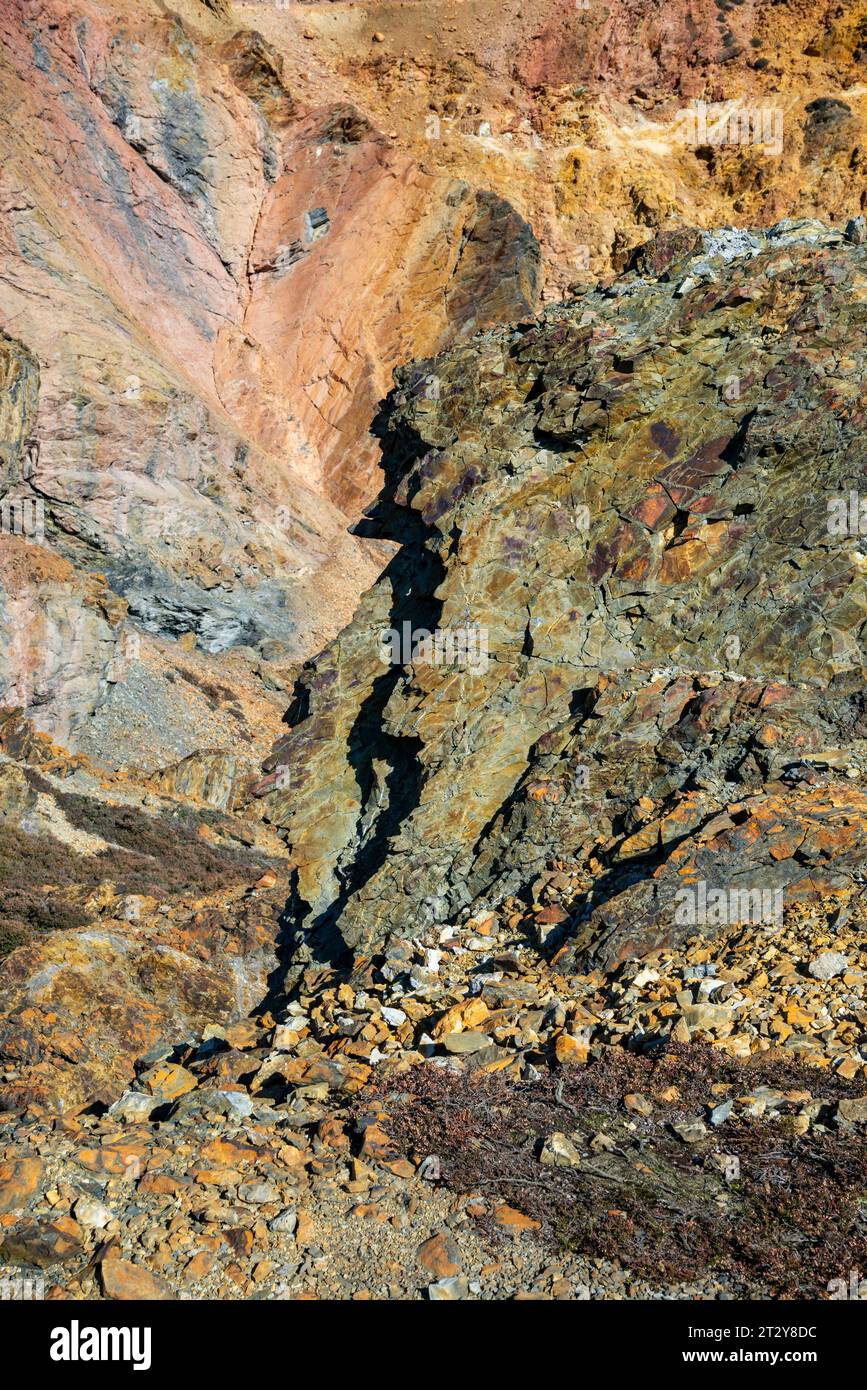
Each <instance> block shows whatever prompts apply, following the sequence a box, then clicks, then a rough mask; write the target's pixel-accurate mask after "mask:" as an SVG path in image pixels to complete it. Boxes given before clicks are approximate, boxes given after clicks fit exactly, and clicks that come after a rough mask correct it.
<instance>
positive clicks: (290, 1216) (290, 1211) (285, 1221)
mask: <svg viewBox="0 0 867 1390" xmlns="http://www.w3.org/2000/svg"><path fill="white" fill-rule="evenodd" d="M297 1225H298V1213H297V1212H296V1210H295V1208H294V1207H287V1208H286V1210H285V1211H281V1212H280V1215H279V1216H275V1217H274V1220H273V1221H269V1223H268V1230H269V1231H273V1232H274V1233H275V1235H281V1236H291V1235H294V1234H295V1228H296V1226H297Z"/></svg>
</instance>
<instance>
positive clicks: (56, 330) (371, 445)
mask: <svg viewBox="0 0 867 1390" xmlns="http://www.w3.org/2000/svg"><path fill="white" fill-rule="evenodd" d="M281 18H282V21H283V22H282V32H281V34H280V35H279V36H278V41H277V42H274V41H272V40H271V39H268V38H266V37H264V36H263V35H262V34H261V33H259V32H258V31H257V30H255V29H252V28H247V27H244V25H243V23H242V22H241V21H240V20H239V19H236V18H234V17H233V16H232V12H231V10H230V8H229V7H228V6H223V5H214V6H209V5H204V4H201V3H198V0H196V3H193V0H188V2H187V3H184V4H183V5H181V6H180V7H178V8H177V9H176V11H174V12H173V13H171V14H169V13H168V12H167V11H165V9H164V7H162V6H161V5H160V4H157V3H156V0H149V2H148V3H146V4H145V5H144V6H135V7H131V6H130V7H125V6H120V7H118V6H116V5H104V4H101V3H93V4H88V5H86V6H85V7H84V9H83V10H78V9H70V8H69V6H68V5H66V4H65V3H63V0H56V2H55V0H52V2H51V3H49V4H48V5H36V4H30V3H27V4H24V5H23V6H22V5H19V4H17V3H16V4H11V3H8V4H4V5H0V34H2V40H3V43H2V57H0V71H2V85H3V92H4V97H3V102H2V109H0V148H2V150H3V159H2V175H0V286H2V288H0V322H2V323H4V324H6V323H8V325H10V326H12V325H14V333H15V338H14V339H12V338H9V337H6V336H4V337H3V338H2V340H0V412H2V426H3V444H2V454H0V490H2V494H5V493H6V492H7V490H8V489H9V488H10V487H14V488H15V489H18V491H19V492H20V494H21V495H20V497H19V496H18V493H17V492H16V493H15V495H14V496H11V504H12V505H14V506H15V507H17V508H18V509H19V510H20V509H21V508H28V509H30V510H31V511H34V509H38V523H39V524H38V526H36V527H33V526H30V527H27V526H23V527H22V525H21V524H19V525H18V527H17V530H18V531H19V532H21V531H22V530H23V532H24V534H25V535H26V536H27V537H28V538H29V539H30V540H31V542H33V543H34V544H35V545H38V546H40V547H42V546H46V547H49V548H50V549H51V551H52V558H51V560H50V561H49V560H48V559H46V557H45V556H44V555H40V554H39V553H37V552H36V551H35V550H32V549H31V550H21V549H19V550H18V551H17V552H16V556H15V560H14V568H15V582H14V585H13V588H12V589H11V590H9V591H8V593H7V597H6V599H5V606H6V613H5V629H6V633H5V638H4V650H3V655H2V658H0V660H2V663H3V677H2V678H3V680H4V683H5V690H4V692H3V694H2V696H0V698H2V699H3V700H4V701H5V703H6V704H9V705H11V704H16V705H20V706H23V707H24V708H25V709H26V710H27V712H28V713H29V714H30V715H31V716H32V717H33V718H34V719H35V720H36V722H37V724H38V725H39V727H40V728H42V729H44V730H45V731H47V732H49V733H51V734H53V735H57V736H59V737H62V738H64V739H67V740H70V739H72V740H74V739H75V738H77V737H83V736H84V733H83V730H82V728H81V726H82V724H83V723H84V722H85V721H86V720H87V719H88V718H89V717H90V715H91V714H92V713H93V712H94V710H96V709H97V708H99V707H100V706H101V705H102V704H104V703H105V701H106V698H107V696H110V695H111V692H110V691H109V689H108V686H109V685H110V684H112V683H116V682H117V680H118V679H122V678H123V673H124V671H125V670H126V667H127V658H128V655H129V650H130V646H131V645H134V644H129V643H127V641H126V637H127V636H128V635H129V634H133V635H134V636H135V638H136V641H139V639H140V638H141V634H142V633H146V634H150V635H152V636H154V637H156V638H160V639H175V638H178V637H183V636H185V635H187V634H190V633H192V634H194V636H195V639H196V641H197V643H198V645H199V647H200V649H202V650H204V651H206V652H210V653H212V654H218V653H221V652H224V651H228V650H232V649H234V648H238V647H243V648H247V649H249V650H250V651H251V652H253V653H256V654H259V655H261V654H262V652H263V650H264V649H265V648H266V647H267V646H268V644H270V645H271V647H272V648H273V647H274V646H275V644H276V645H277V646H278V647H279V649H280V653H281V655H282V657H283V658H284V659H286V660H292V659H297V658H299V657H303V656H306V655H307V654H308V653H309V652H310V651H315V650H317V649H318V648H319V647H320V646H321V645H322V643H323V642H325V641H326V640H328V639H329V638H330V637H331V636H333V634H334V632H335V631H337V630H338V629H339V628H340V627H341V626H342V624H343V623H345V622H346V621H347V620H348V618H349V617H350V615H351V612H352V608H353V606H354V603H355V600H356V598H357V595H358V594H359V593H360V592H361V591H362V590H363V589H364V588H365V587H366V586H367V585H368V584H370V583H371V582H372V581H373V579H374V578H375V576H376V574H377V573H378V572H379V570H380V569H381V566H382V564H383V562H384V555H383V553H382V551H381V548H379V547H372V546H370V544H369V543H368V542H366V541H365V540H363V539H360V538H357V537H354V536H352V535H350V534H349V533H348V531H349V524H350V523H349V516H348V515H347V513H353V512H357V510H358V508H359V506H360V505H361V504H362V503H363V502H364V501H366V500H368V499H369V498H370V497H371V496H373V495H374V494H375V492H376V490H377V488H378V486H379V480H378V478H376V477H375V474H376V468H377V461H378V449H377V446H376V441H375V440H374V439H373V438H372V437H371V436H370V435H369V434H368V426H369V423H370V420H371V419H372V417H373V415H374V413H375V410H376V405H377V402H378V400H379V399H380V398H381V397H382V396H383V395H384V394H385V392H386V390H387V389H388V385H389V380H390V372H391V369H392V367H393V366H394V365H395V364H396V363H397V362H398V361H400V360H405V359H407V358H410V357H413V356H417V355H419V354H422V355H423V354H425V353H428V352H430V351H432V350H433V349H435V348H436V347H438V346H439V345H441V343H442V342H444V341H447V340H448V339H449V338H450V337H453V336H454V335H455V334H457V333H459V332H460V331H462V330H464V331H466V330H474V329H475V328H476V327H478V326H482V325H485V324H490V323H495V322H503V321H508V320H510V319H512V318H515V317H521V316H522V315H524V314H525V313H528V312H530V311H531V310H532V308H533V307H534V305H535V302H536V296H537V292H538V288H539V251H538V245H537V242H536V239H535V237H534V234H533V232H532V231H531V230H530V228H529V226H528V225H527V224H526V223H525V222H524V220H523V219H522V218H520V217H519V216H518V215H517V214H516V213H515V212H514V211H513V210H512V208H511V207H510V206H509V204H508V203H507V202H506V201H505V200H504V199H502V198H501V197H498V196H496V195H494V194H483V193H478V192H476V190H475V188H474V187H473V186H471V185H470V184H468V183H465V182H461V181H459V180H456V179H455V178H454V177H453V176H452V175H451V174H443V175H441V176H440V175H430V174H425V173H423V172H422V170H421V169H420V168H419V166H418V164H417V163H416V161H415V160H414V159H413V158H412V157H411V156H409V155H407V154H406V153H403V152H401V151H400V150H398V149H396V148H394V147H393V146H392V144H391V142H390V140H389V139H388V138H387V137H386V135H385V134H384V133H383V132H382V131H381V130H379V129H377V128H376V126H375V125H374V124H373V123H372V122H371V121H370V119H369V118H368V117H367V116H366V115H365V114H364V113H363V112H362V111H361V110H360V109H358V108H357V107H356V106H355V105H354V104H351V103H348V102H347V101H346V100H345V94H344V92H343V90H342V88H341V86H340V84H339V82H335V81H334V80H332V79H331V77H330V76H329V75H328V73H327V72H325V71H323V70H322V69H321V68H318V67H316V68H315V70H314V71H313V72H312V73H310V72H309V71H308V64H307V62H306V60H305V58H304V55H303V53H302V49H303V48H304V44H303V42H302V41H301V40H300V39H299V37H298V35H297V33H296V32H295V25H294V21H293V22H292V23H289V21H288V16H283V17H281ZM410 287H411V288H410ZM335 503H336V504H337V505H335ZM340 508H342V509H343V510H341V509H340ZM14 529H15V528H14V527H9V526H6V524H5V523H4V527H3V530H4V532H5V531H8V530H14ZM11 563H12V561H11V560H10V561H8V562H7V565H6V568H7V569H8V566H9V564H11ZM69 566H71V569H70V568H69ZM47 570H51V573H52V577H53V581H54V587H52V588H47V587H46V585H47V584H48V580H47V578H46V577H45V574H44V573H43V572H44V571H47ZM94 572H95V573H98V574H99V575H100V576H103V579H102V580H101V581H100V582H101V584H102V588H103V590H105V584H106V583H107V585H108V592H107V594H106V598H105V604H104V605H103V606H108V607H109V608H110V609H111V610H112V611H111V613H110V615H108V616H106V615H105V614H102V613H100V611H99V610H100V602H99V600H97V599H95V598H94V596H93V594H92V593H91V590H92V589H93V583H92V581H91V580H90V579H84V578H83V576H85V575H92V574H93V573H94ZM61 575H62V578H61ZM76 576H79V577H81V578H80V582H79V581H77V579H76ZM10 582H11V581H10ZM5 583H6V580H5V579H4V584H5ZM58 586H60V587H58ZM124 605H126V610H125V609H124ZM60 606H62V607H63V608H64V610H65V614H66V616H65V618H64V619H63V621H61V619H60V616H59V611H58V610H59V608H60ZM127 610H128V615H129V623H128V624H124V625H122V623H121V619H122V617H123V616H124V612H125V611H127ZM39 612H43V613H44V615H45V616H44V618H43V619H38V617H37V614H38V613H39ZM13 632H14V633H15V634H16V635H15V638H14V641H13V638H12V636H11V635H10V634H12V633H13ZM40 654H41V655H40ZM133 659H134V660H135V659H136V658H135V656H133ZM159 698H160V700H161V701H162V702H163V703H164V705H165V707H166V709H167V711H168V712H170V714H172V715H174V713H175V711H176V710H177V709H178V708H179V702H178V700H177V698H176V693H175V692H174V691H173V690H172V689H171V688H170V686H169V685H168V684H167V683H165V682H164V683H163V685H162V689H161V690H160V695H159ZM122 749H123V744H122V741H121V743H120V744H119V745H115V748H114V750H113V751H115V752H116V751H119V750H122ZM131 751H135V750H132V749H131ZM185 751H187V752H192V751H193V749H191V748H187V749H186V750H185Z"/></svg>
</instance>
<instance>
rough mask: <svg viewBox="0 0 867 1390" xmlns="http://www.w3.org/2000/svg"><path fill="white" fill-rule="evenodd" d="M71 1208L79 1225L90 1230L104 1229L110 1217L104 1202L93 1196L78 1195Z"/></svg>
mask: <svg viewBox="0 0 867 1390" xmlns="http://www.w3.org/2000/svg"><path fill="white" fill-rule="evenodd" d="M72 1210H73V1213H74V1215H75V1219H76V1221H77V1222H78V1223H79V1225H80V1226H86V1227H87V1228H88V1229H89V1230H92V1231H102V1230H104V1229H105V1227H106V1226H107V1225H108V1224H109V1222H110V1221H111V1219H112V1215H111V1212H110V1211H109V1209H108V1207H107V1206H106V1205H105V1203H104V1202H100V1201H98V1200H97V1199H96V1198H95V1197H79V1199H78V1201H77V1202H76V1203H75V1206H74V1207H73V1208H72Z"/></svg>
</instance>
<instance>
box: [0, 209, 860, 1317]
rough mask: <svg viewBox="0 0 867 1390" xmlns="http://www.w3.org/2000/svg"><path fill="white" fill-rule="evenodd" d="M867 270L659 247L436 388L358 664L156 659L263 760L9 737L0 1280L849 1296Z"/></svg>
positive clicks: (852, 230)
mask: <svg viewBox="0 0 867 1390" xmlns="http://www.w3.org/2000/svg"><path fill="white" fill-rule="evenodd" d="M865 240H867V239H865V232H864V226H863V223H862V222H859V221H858V220H853V221H852V222H851V223H849V224H848V225H847V226H845V228H844V227H836V228H835V227H830V226H827V225H825V224H822V223H819V222H815V221H811V220H800V221H794V222H792V221H789V222H784V223H782V224H779V225H777V226H775V227H773V228H771V229H769V230H768V231H767V232H760V231H758V230H753V231H749V232H747V231H734V230H733V229H731V228H729V229H724V230H722V231H720V232H716V233H712V234H707V233H702V232H700V231H698V230H687V231H681V232H678V233H676V234H665V233H663V234H662V235H660V236H659V237H658V238H657V239H656V240H655V241H654V242H652V243H651V244H650V245H648V246H647V247H645V248H643V249H642V250H641V251H639V252H638V253H637V254H636V255H635V257H634V258H633V260H632V262H631V265H630V267H629V269H628V270H627V271H626V272H625V273H624V274H623V275H622V276H621V277H619V278H618V279H617V280H615V281H614V282H613V283H610V284H608V283H604V284H601V285H598V286H596V287H595V288H593V289H589V290H587V291H586V292H585V293H583V294H581V295H578V296H577V297H574V298H573V299H571V300H569V301H568V302H564V303H563V304H560V305H557V306H555V307H552V308H550V309H548V310H547V311H546V312H544V313H543V314H542V315H540V316H538V317H537V318H535V319H532V320H531V319H527V320H525V321H522V322H520V323H518V324H515V325H512V326H503V327H493V328H490V329H488V330H486V331H484V332H482V333H481V334H480V335H478V336H476V337H475V338H473V339H472V340H471V341H469V342H467V343H466V344H458V345H456V346H454V347H452V348H450V349H449V350H448V351H446V352H445V353H443V354H441V355H440V356H438V357H436V358H433V359H426V360H422V361H420V362H418V363H416V364H413V365H412V366H409V367H407V368H405V369H402V370H401V372H399V373H398V377H397V384H396V387H395V390H394V391H393V393H392V394H391V396H390V397H389V400H388V401H387V402H386V403H385V406H384V408H383V410H382V412H381V413H380V415H379V416H378V418H377V420H376V421H375V423H374V430H375V432H376V434H377V436H378V437H379V438H380V440H381V443H382V456H383V465H384V471H385V485H384V488H383V490H382V492H381V494H380V496H379V498H378V499H377V501H376V503H375V504H374V505H373V506H372V507H371V508H370V509H369V510H368V513H367V515H366V518H365V520H364V522H363V523H362V525H361V527H360V529H361V530H363V531H364V532H365V533H366V534H367V536H368V537H369V539H370V540H371V541H372V542H374V543H375V544H378V545H382V546H391V547H395V546H396V547H397V549H396V552H395V553H394V555H393V558H392V559H391V560H390V561H389V563H388V565H387V567H386V569H385V571H384V572H383V574H382V576H381V578H380V579H379V580H378V582H377V583H376V584H375V585H374V586H373V588H371V589H370V590H369V592H368V593H367V594H366V595H365V596H364V598H363V599H362V601H361V603H360V605H359V607H358V610H357V612H356V614H355V616H354V618H353V620H352V622H351V623H350V624H349V625H348V626H347V627H346V628H345V629H344V630H343V631H342V632H341V634H340V635H339V637H338V638H337V639H335V641H334V642H333V643H332V644H331V645H330V646H328V647H327V648H326V649H325V650H324V651H323V652H322V653H321V654H320V655H318V656H317V657H316V658H315V659H312V660H309V661H307V662H305V663H304V664H303V665H299V664H297V663H296V664H295V665H285V666H284V665H282V664H281V663H280V662H279V661H276V662H270V663H269V662H268V661H267V660H263V659H262V657H261V656H260V657H258V658H257V662H258V667H259V680H260V685H259V686H258V687H257V685H256V683H255V682H254V681H253V680H252V679H251V677H250V675H249V673H248V665H247V663H248V662H251V661H252V657H250V656H247V655H245V654H244V653H240V654H239V655H238V656H237V658H236V664H235V665H233V663H232V659H231V658H230V657H226V658H224V659H223V663H222V665H221V666H220V667H219V675H217V674H216V673H215V672H216V670H217V668H211V667H208V666H207V664H205V663H204V662H203V659H202V657H201V655H200V653H198V652H197V647H196V645H195V644H193V643H191V642H186V643H185V644H169V643H156V642H155V643H154V644H153V645H152V646H149V647H148V648H147V652H146V659H147V661H149V662H151V663H153V664H154V666H155V668H156V667H157V666H158V667H159V669H160V670H161V671H162V672H163V673H165V672H166V671H168V670H171V672H172V673H173V678H174V679H175V680H176V681H181V680H183V681H185V682H187V683H188V684H190V685H196V686H198V687H199V689H200V692H201V694H202V695H203V696H204V704H203V705H202V717H203V719H204V720H205V725H204V727H206V728H207V729H208V732H209V735H211V734H213V737H215V738H216V737H218V736H219V738H220V740H221V741H226V734H227V731H228V730H232V729H234V728H236V727H237V728H238V730H239V731H240V729H241V728H242V727H243V728H252V727H254V726H258V732H257V734H256V736H255V737H253V738H252V740H251V741H250V742H249V743H248V742H246V741H245V740H244V739H243V738H240V737H235V738H234V739H232V740H231V747H230V749H228V750H227V749H226V748H225V747H223V748H219V747H214V748H208V747H201V748H200V750H199V751H198V752H196V753H194V754H192V755H190V756H188V757H186V758H181V759H175V760H174V761H172V760H170V759H169V758H168V757H166V759H165V760H163V759H162V758H160V759H158V760H156V763H154V762H151V763H150V765H148V764H147V763H144V765H142V764H139V763H136V762H134V761H132V760H130V759H128V758H127V757H126V755H125V754H124V755H123V756H119V757H117V758H115V759H114V765H110V764H109V765H100V764H98V763H97V762H96V761H95V760H94V758H93V757H92V756H91V755H89V754H86V753H84V752H78V751H76V752H70V751H68V750H67V749H65V748H64V747H63V746H62V745H61V744H59V743H57V742H53V741H52V740H51V739H50V738H49V737H48V736H47V735H46V734H45V733H41V732H39V731H38V730H35V729H34V727H33V724H32V721H31V720H30V719H28V718H27V717H26V715H25V714H24V713H23V712H20V711H19V712H18V713H8V714H7V715H6V716H5V718H4V720H3V722H2V725H0V748H2V762H0V812H2V822H0V830H2V834H3V837H4V840H3V853H4V856H5V859H6V862H7V864H8V865H13V866H14V872H7V881H8V882H10V884H11V885H12V886H13V887H14V890H15V891H14V892H10V893H9V894H8V895H7V898H6V900H5V901H4V906H3V911H4V919H3V930H4V933H5V943H6V947H7V949H8V950H9V953H8V955H7V956H6V959H5V962H4V964H3V968H2V974H0V1013H2V1024H0V1065H2V1078H0V1079H2V1086H3V1100H2V1104H3V1111H2V1114H0V1147H2V1154H0V1164H2V1166H0V1233H2V1245H0V1272H2V1274H3V1276H4V1277H5V1278H7V1279H8V1278H15V1277H21V1275H22V1273H23V1274H24V1275H26V1276H27V1277H31V1278H36V1279H42V1280H44V1288H45V1291H46V1292H47V1293H48V1294H49V1295H50V1296H51V1297H56V1298H69V1297H84V1298H99V1297H107V1298H119V1299H130V1298H132V1299H134V1298H141V1297H153V1296H157V1297H167V1298H188V1297H194V1298H202V1297H212V1296H219V1297H231V1298H234V1297H237V1298H241V1297H263V1298H282V1297H289V1298H308V1297H319V1298H322V1297H325V1298H336V1297H354V1298H361V1299H363V1298H384V1297H392V1298H415V1297H423V1298H426V1299H433V1300H437V1299H446V1300H451V1299H463V1298H496V1299H501V1298H512V1297H514V1298H526V1297H543V1298H549V1297H550V1298H566V1299H568V1298H636V1297H642V1298H697V1299H706V1298H742V1297H745V1296H759V1297H768V1298H782V1299H788V1298H799V1297H810V1298H828V1297H837V1296H846V1297H849V1296H852V1294H851V1283H852V1281H851V1273H852V1271H856V1272H857V1271H858V1270H859V1269H863V1268H864V1265H865V1258H867V1225H865V1205H864V1203H865V1197H867V1132H865V1131H867V1042H865V1037H867V1028H865V1025H867V1006H865V985H867V955H865V950H864V945H863V941H864V933H863V930H862V928H863V926H864V921H865V911H867V904H865V898H864V883H865V869H867V864H865V852H864V845H865V826H867V819H865V810H867V803H865V797H864V791H863V789H862V781H863V777H864V774H865V770H867V764H865V761H864V757H865V740H867V725H865V719H864V699H863V674H864V669H863V668H864V663H863V629H864V623H865V618H867V613H865V591H864V580H863V574H864V556H863V554H862V552H861V539H860V537H861V534H862V531H861V523H860V511H859V507H858V489H859V486H860V485H861V482H862V477H863V460H862V453H863V449H862V444H861V440H862V435H863V417H864V408H863V403H862V386H861V382H862V380H863V376H864V354H865V352H867V339H865V330H864V312H863V304H864V301H865V293H867V245H865ZM432 384H433V385H434V387H435V389H432ZM853 494H854V495H855V505H854V510H853V504H852V497H853ZM841 499H842V501H843V503H844V507H843V511H844V513H845V516H842V514H841V513H840V503H841ZM832 522H833V524H832ZM404 625H406V627H405V626H404ZM461 631H462V632H463V633H464V638H465V641H464V645H463V647H461V646H457V647H455V646H452V647H443V646H442V645H440V646H439V647H437V644H436V639H435V634H440V635H442V634H445V633H452V634H454V633H457V632H461ZM425 634H427V635H426V636H425ZM470 634H475V635H474V636H473V637H472V642H470V640H469V637H470ZM137 679H138V680H139V681H141V684H140V685H139V686H133V688H132V690H131V691H130V690H126V691H121V693H119V695H118V696H117V697H115V698H114V699H113V700H112V701H110V702H108V704H107V705H106V706H105V707H104V709H105V710H106V713H105V714H104V716H103V717H104V718H105V719H106V720H107V721H110V719H112V718H115V719H117V720H123V719H124V718H125V717H128V718H129V719H130V720H131V721H132V722H133V724H134V732H135V738H136V739H137V740H138V742H139V746H141V747H144V746H145V745H146V744H147V742H148V739H149V734H148V728H149V724H148V720H155V716H154V714H153V712H152V711H148V710H146V709H145V708H144V706H145V705H146V703H147V701H146V698H145V696H144V694H142V695H140V696H138V697H137V696H136V690H140V691H142V692H146V691H147V688H148V687H147V684H146V683H145V678H144V677H143V676H141V675H140V676H138V677H137ZM117 684H118V685H119V686H122V685H123V682H122V681H119V682H117ZM197 698H198V697H197ZM125 702H126V703H125ZM136 708H138V709H139V713H138V714H137V715H134V713H133V711H134V710H135V709H136ZM284 708H285V714H283V715H282V716H281V713H280V711H281V709H284ZM125 712H126V713H125ZM232 721H237V724H236V723H233V722H232ZM163 723H164V729H163V733H162V734H161V735H160V737H161V740H162V743H161V744H160V747H161V748H164V749H165V750H166V753H168V752H169V751H170V749H171V745H172V741H173V738H174V735H173V733H172V727H171V725H166V724H165V722H164V721H163ZM104 727H105V728H110V727H111V724H110V723H106V725H105V726H104ZM269 740H273V746H272V747H271V748H270V751H267V752H266V748H265V744H266V742H267V741H269ZM175 751H180V748H179V747H178V748H177V749H176V750H175ZM260 764H261V766H260ZM763 895H764V896H763ZM9 948H11V949H9ZM841 1288H842V1289H843V1290H845V1292H844V1294H842V1295H841V1294H840V1292H839V1291H840V1289H841ZM859 1291H860V1285H858V1280H857V1278H856V1295H857V1293H858V1292H859Z"/></svg>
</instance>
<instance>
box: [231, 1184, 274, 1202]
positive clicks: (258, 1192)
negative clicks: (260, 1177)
mask: <svg viewBox="0 0 867 1390" xmlns="http://www.w3.org/2000/svg"><path fill="white" fill-rule="evenodd" d="M238 1196H239V1197H240V1199H241V1201H242V1202H250V1203H251V1204H252V1205H254V1206H259V1205H262V1204H263V1203H265V1202H277V1201H279V1200H280V1193H279V1192H278V1191H277V1188H276V1187H275V1186H274V1184H273V1183H272V1182H242V1183H241V1186H240V1187H239V1188H238Z"/></svg>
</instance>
